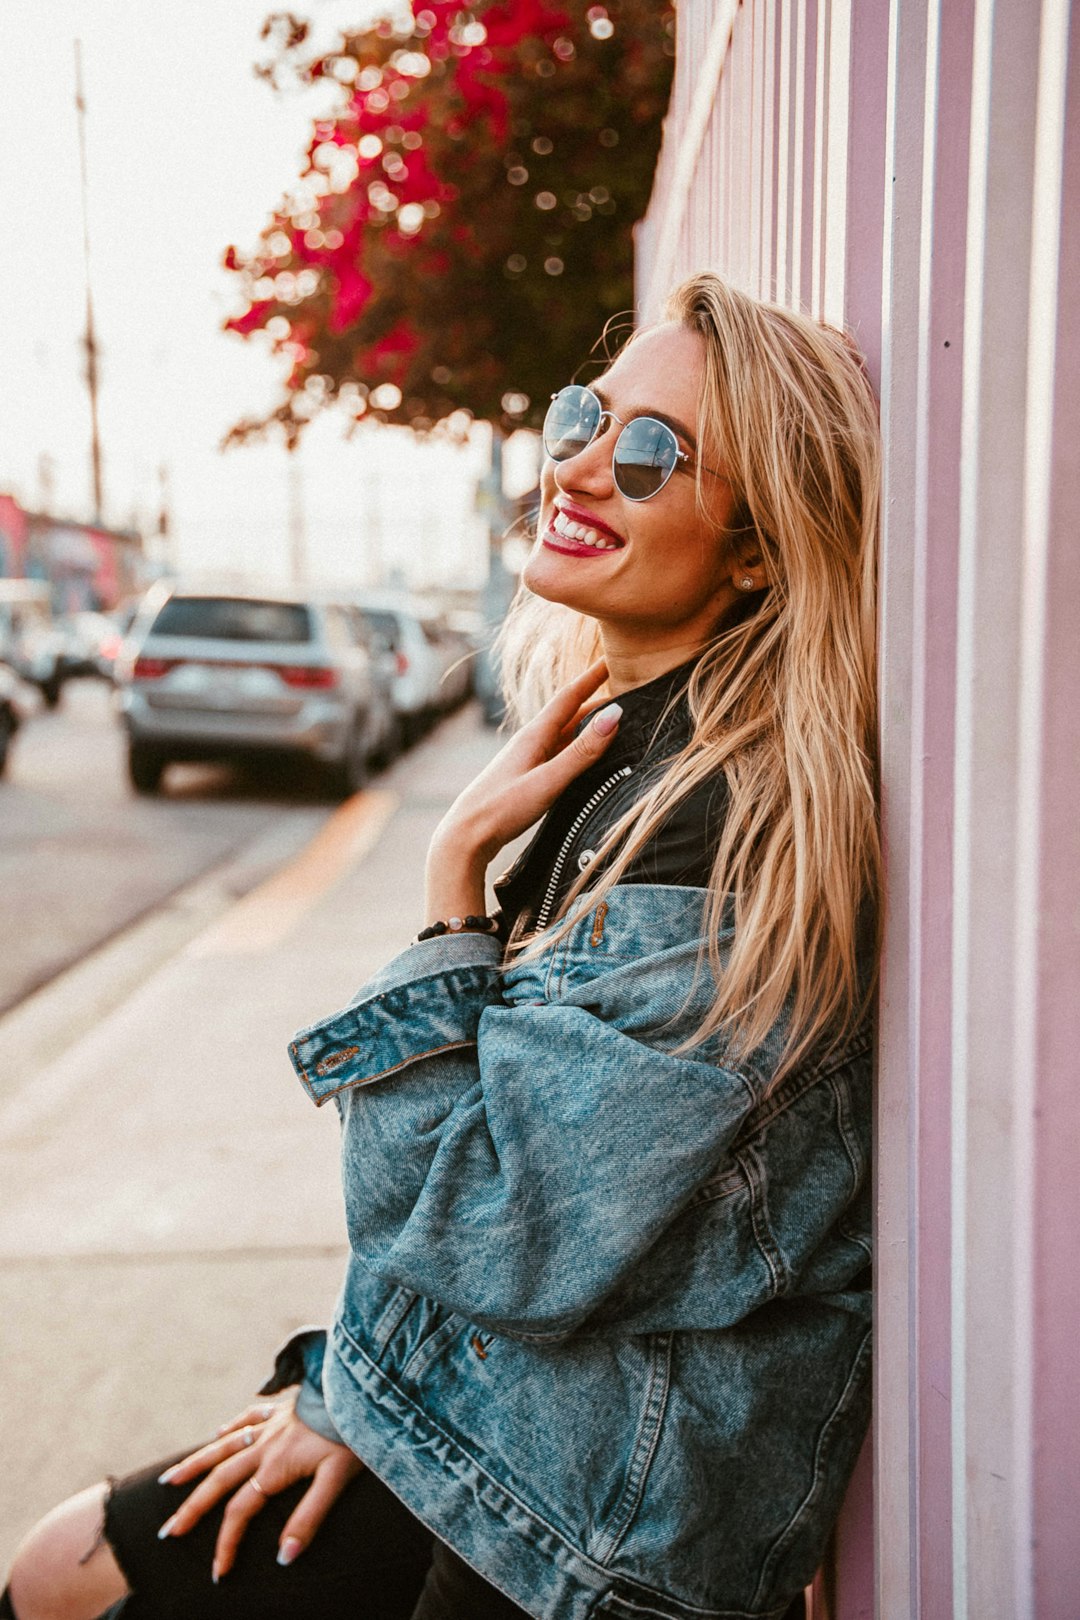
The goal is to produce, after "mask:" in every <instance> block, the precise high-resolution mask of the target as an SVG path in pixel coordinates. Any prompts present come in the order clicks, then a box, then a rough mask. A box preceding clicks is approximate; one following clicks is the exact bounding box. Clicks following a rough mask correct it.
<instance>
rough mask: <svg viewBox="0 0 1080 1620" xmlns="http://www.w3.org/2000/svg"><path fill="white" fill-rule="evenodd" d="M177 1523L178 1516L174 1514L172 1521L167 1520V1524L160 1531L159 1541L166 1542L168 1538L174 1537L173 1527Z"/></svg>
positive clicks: (158, 1534)
mask: <svg viewBox="0 0 1080 1620" xmlns="http://www.w3.org/2000/svg"><path fill="white" fill-rule="evenodd" d="M175 1523H176V1514H175V1513H174V1514H173V1516H172V1518H171V1519H166V1520H165V1523H164V1524H163V1525H162V1527H161V1529H160V1530H159V1531H158V1533H157V1538H158V1540H159V1541H164V1540H165V1537H166V1536H171V1535H172V1533H173V1525H174V1524H175Z"/></svg>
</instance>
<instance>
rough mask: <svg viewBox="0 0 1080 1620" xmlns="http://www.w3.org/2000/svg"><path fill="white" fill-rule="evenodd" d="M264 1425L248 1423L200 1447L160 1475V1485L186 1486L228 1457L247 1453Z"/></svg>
mask: <svg viewBox="0 0 1080 1620" xmlns="http://www.w3.org/2000/svg"><path fill="white" fill-rule="evenodd" d="M262 1428H263V1424H258V1425H256V1424H253V1423H247V1424H245V1425H244V1427H243V1428H242V1429H231V1430H229V1431H228V1432H227V1433H226V1434H224V1435H223V1436H222V1437H221V1439H220V1440H211V1441H210V1442H209V1444H208V1445H205V1446H200V1447H199V1449H198V1451H193V1452H192V1453H191V1455H190V1456H189V1457H183V1458H182V1459H181V1460H180V1462H178V1463H173V1465H172V1467H171V1468H166V1470H165V1472H164V1473H163V1474H159V1475H158V1484H159V1485H186V1484H187V1482H188V1480H189V1479H196V1478H197V1477H198V1476H199V1474H205V1473H206V1470H207V1469H208V1468H214V1467H216V1466H217V1464H218V1463H220V1462H224V1461H225V1459H226V1458H227V1457H234V1456H235V1455H236V1454H237V1452H239V1451H247V1450H249V1449H250V1447H251V1446H253V1445H254V1444H255V1441H256V1440H257V1439H258V1438H259V1435H260V1433H261V1431H262Z"/></svg>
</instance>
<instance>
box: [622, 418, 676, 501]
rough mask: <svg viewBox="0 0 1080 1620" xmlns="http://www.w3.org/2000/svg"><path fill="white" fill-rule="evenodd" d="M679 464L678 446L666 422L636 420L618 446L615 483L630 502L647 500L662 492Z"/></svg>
mask: <svg viewBox="0 0 1080 1620" xmlns="http://www.w3.org/2000/svg"><path fill="white" fill-rule="evenodd" d="M678 462H679V444H678V440H677V439H676V437H675V435H674V433H672V431H671V429H670V428H669V427H668V426H667V425H666V423H664V422H657V421H656V420H655V419H654V418H653V417H651V416H639V417H636V418H635V420H634V421H633V422H631V423H630V424H629V426H627V427H625V428H623V430H622V432H621V433H620V434H619V437H618V440H617V442H616V445H615V463H614V465H615V482H616V484H617V485H618V488H619V492H620V493H621V494H623V495H625V496H626V498H627V500H628V501H647V500H648V498H649V496H650V495H655V494H656V493H657V491H658V490H661V489H663V487H664V485H665V484H666V483H667V481H668V479H669V478H670V477H671V475H672V473H673V472H674V471H675V468H676V467H677V466H678Z"/></svg>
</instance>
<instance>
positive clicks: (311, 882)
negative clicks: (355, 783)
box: [184, 788, 400, 958]
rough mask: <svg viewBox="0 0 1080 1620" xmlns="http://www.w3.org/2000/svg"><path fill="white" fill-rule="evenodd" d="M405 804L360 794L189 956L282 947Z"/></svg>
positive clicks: (370, 792) (383, 794)
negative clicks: (397, 810)
mask: <svg viewBox="0 0 1080 1620" xmlns="http://www.w3.org/2000/svg"><path fill="white" fill-rule="evenodd" d="M399 803H400V799H399V796H398V795H397V794H396V793H389V792H387V791H386V790H385V789H383V788H369V789H365V790H364V791H363V792H362V793H357V794H354V795H353V797H352V798H351V799H348V800H347V801H346V803H345V804H343V805H342V806H341V808H340V809H339V810H335V812H334V814H333V815H332V816H331V817H330V820H329V821H328V822H327V823H326V825H325V826H324V827H322V828H321V829H320V831H319V832H318V833H317V834H316V835H315V837H314V838H313V839H312V841H311V843H310V844H309V845H308V846H307V848H306V849H305V850H303V851H301V853H300V854H299V855H298V856H297V857H296V859H295V860H293V861H290V862H289V865H288V866H285V867H282V869H281V871H280V872H276V873H275V874H274V876H273V877H271V878H267V880H266V882H265V883H261V884H260V885H259V887H258V888H257V889H252V891H251V893H250V894H248V895H245V896H244V898H243V900H240V901H238V903H237V904H236V905H235V906H233V907H232V909H231V910H230V911H227V912H226V913H225V915H224V917H222V918H220V920H219V921H218V922H216V923H214V924H212V926H211V927H210V928H208V929H206V931H205V932H204V933H202V934H199V935H198V937H197V938H195V939H193V940H192V941H191V942H190V944H189V945H188V946H187V947H186V948H185V951H184V954H185V956H193V957H200V958H202V957H208V956H255V955H258V954H259V953H260V952H262V951H268V950H270V949H271V948H272V947H273V946H275V945H280V944H281V942H282V940H284V939H287V938H288V936H289V935H290V934H291V933H292V931H293V929H294V928H295V927H296V925H297V923H298V922H299V921H300V919H301V918H302V917H304V916H306V915H307V913H308V912H309V911H310V910H311V908H312V907H313V906H314V905H315V903H316V901H317V900H320V899H321V898H322V896H323V895H324V894H325V893H326V892H327V890H328V889H332V888H333V887H334V885H335V884H336V883H338V882H340V880H341V879H342V878H343V877H344V876H345V873H346V872H347V871H348V870H349V869H350V867H353V866H355V865H356V863H357V861H359V860H361V859H362V858H363V857H364V856H365V855H367V854H368V853H369V852H370V851H371V850H372V849H374V847H375V845H376V844H377V843H378V841H379V838H380V836H381V834H382V830H383V828H384V827H385V826H386V823H387V822H388V821H389V819H390V817H391V816H392V815H393V813H394V811H395V810H396V809H397V807H398V804H399Z"/></svg>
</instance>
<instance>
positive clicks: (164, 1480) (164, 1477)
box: [157, 1463, 180, 1485]
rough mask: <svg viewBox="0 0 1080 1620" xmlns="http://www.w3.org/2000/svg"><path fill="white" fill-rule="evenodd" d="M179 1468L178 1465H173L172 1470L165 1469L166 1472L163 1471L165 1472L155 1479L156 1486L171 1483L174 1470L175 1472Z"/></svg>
mask: <svg viewBox="0 0 1080 1620" xmlns="http://www.w3.org/2000/svg"><path fill="white" fill-rule="evenodd" d="M179 1466H180V1465H179V1463H174V1465H173V1466H172V1468H166V1470H165V1472H164V1473H163V1474H159V1475H158V1477H157V1482H158V1484H159V1485H168V1484H170V1483H171V1482H172V1477H173V1475H174V1474H175V1473H176V1470H177V1468H178V1467H179Z"/></svg>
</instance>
